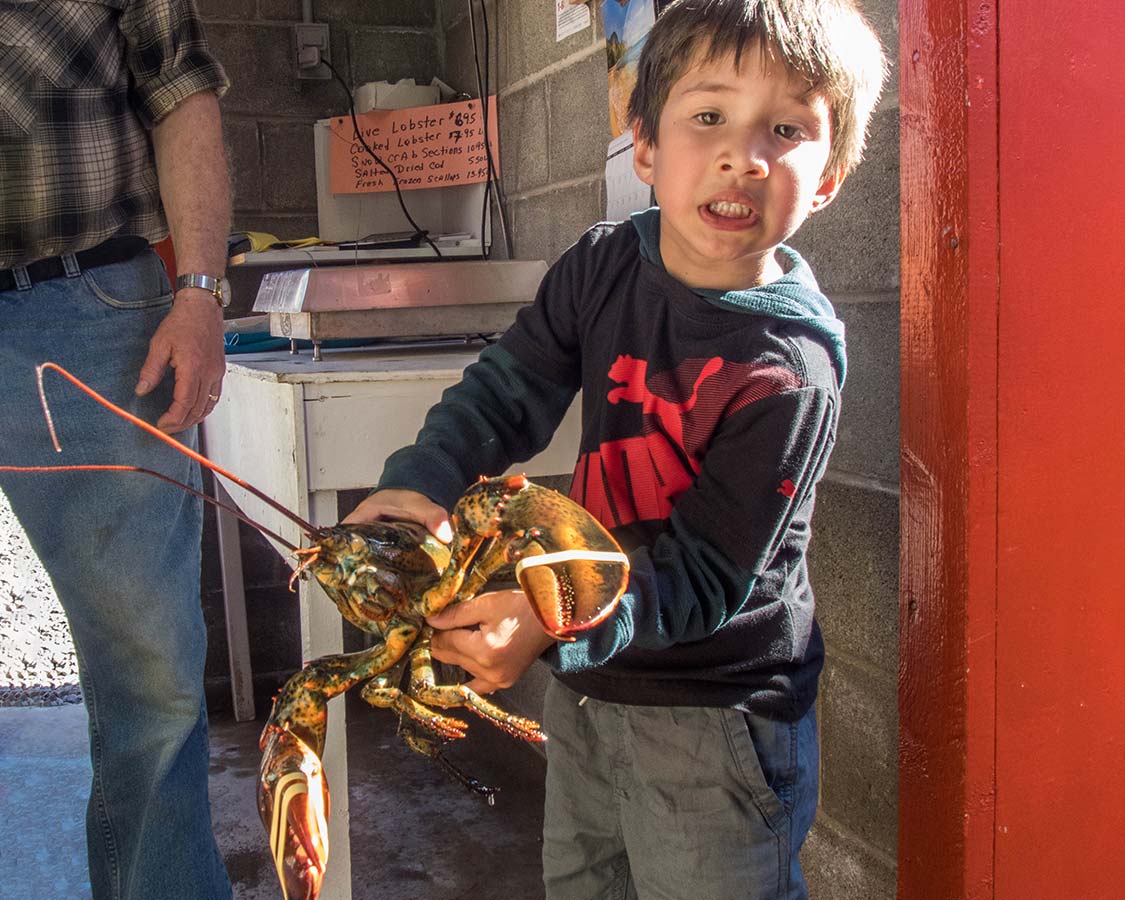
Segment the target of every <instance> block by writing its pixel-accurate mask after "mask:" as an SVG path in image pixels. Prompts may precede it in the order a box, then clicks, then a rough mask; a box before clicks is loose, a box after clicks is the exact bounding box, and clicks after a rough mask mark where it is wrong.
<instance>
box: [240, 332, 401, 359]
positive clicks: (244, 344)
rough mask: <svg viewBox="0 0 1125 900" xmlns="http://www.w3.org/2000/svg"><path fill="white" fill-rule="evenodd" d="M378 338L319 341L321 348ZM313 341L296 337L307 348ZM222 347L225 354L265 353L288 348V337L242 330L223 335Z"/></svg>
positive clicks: (354, 344)
mask: <svg viewBox="0 0 1125 900" xmlns="http://www.w3.org/2000/svg"><path fill="white" fill-rule="evenodd" d="M379 340H380V339H379V338H332V339H331V340H327V341H321V342H320V346H321V347H322V348H332V347H367V346H369V345H371V344H377V343H379ZM312 345H313V342H312V341H308V340H305V339H304V338H298V339H297V347H298V348H299V349H301V350H308V349H310V348H311V347H312ZM223 349H224V350H225V352H226V353H227V354H234V353H266V352H268V351H270V350H288V349H289V338H286V337H275V336H274V335H272V334H270V333H269V332H268V331H249V332H247V331H243V332H234V333H231V334H224V335H223Z"/></svg>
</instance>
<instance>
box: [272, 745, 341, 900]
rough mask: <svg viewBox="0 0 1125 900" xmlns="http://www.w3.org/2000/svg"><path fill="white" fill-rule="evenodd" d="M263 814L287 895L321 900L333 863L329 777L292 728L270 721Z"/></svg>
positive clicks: (292, 898) (294, 898)
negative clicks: (326, 872)
mask: <svg viewBox="0 0 1125 900" xmlns="http://www.w3.org/2000/svg"><path fill="white" fill-rule="evenodd" d="M262 749H263V750H264V751H265V753H264V755H263V757H262V764H261V767H260V769H259V770H258V814H259V815H260V816H261V818H262V824H263V825H265V826H266V830H267V831H268V832H269V836H270V837H269V841H270V851H271V852H272V854H273V860H274V865H275V866H276V867H277V877H278V880H279V881H280V882H281V887H282V891H283V892H284V895H285V900H316V897H317V896H318V895H319V894H320V886H321V882H322V881H323V880H324V870H325V866H326V865H327V863H328V806H329V800H328V782H327V780H326V779H325V777H324V768H323V766H322V765H321V762H320V759H319V758H318V757H317V755H316V754H315V753H314V752H313V750H312V748H310V747H309V745H308V744H306V743H305V742H304V741H302V740H301V739H300V738H299V737H297V735H295V734H294V733H293V732H292V731H290V730H288V729H287V728H282V727H279V726H277V725H268V726H267V727H266V730H265V732H264V733H263V734H262Z"/></svg>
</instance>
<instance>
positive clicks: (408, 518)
mask: <svg viewBox="0 0 1125 900" xmlns="http://www.w3.org/2000/svg"><path fill="white" fill-rule="evenodd" d="M388 520H389V521H398V522H403V521H405V522H417V523H418V524H419V525H422V526H424V527H425V528H426V529H427V530H429V532H430V533H431V534H432V535H433V536H434V537H436V538H437V539H438V540H439V541H441V542H443V543H445V544H448V543H449V542H450V541H451V540H453V529H452V528H451V527H450V525H449V516H448V515H446V512H445V510H444V509H442V508H441V507H440V506H438V505H437V504H436V503H434V502H433V501H432V500H431V499H430V498H429V497H427V496H426V495H425V494H420V493H418V492H417V491H406V490H400V489H390V490H385V491H376V492H375V493H374V494H372V495H371V496H370V497H368V498H367V499H366V500H364V501H363V502H362V503H361V504H359V506H357V507H356V508H355V509H353V510H352V511H351V512H350V513H348V514H347V515H346V516H344V519H343V522H342V524H345V525H346V524H349V523H352V524H354V523H359V522H381V521H388Z"/></svg>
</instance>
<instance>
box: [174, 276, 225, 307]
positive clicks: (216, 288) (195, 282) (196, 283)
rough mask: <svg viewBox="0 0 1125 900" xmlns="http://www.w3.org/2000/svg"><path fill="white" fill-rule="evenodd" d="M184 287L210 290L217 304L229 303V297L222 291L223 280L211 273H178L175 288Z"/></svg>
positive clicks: (180, 288)
mask: <svg viewBox="0 0 1125 900" xmlns="http://www.w3.org/2000/svg"><path fill="white" fill-rule="evenodd" d="M184 288H202V289H203V290H205V291H208V292H210V294H211V296H212V297H214V298H215V300H216V301H217V302H218V304H219V306H223V307H225V306H227V304H229V303H230V298H229V297H227V296H226V294H225V293H224V291H223V280H222V279H221V278H215V277H214V276H213V275H202V274H200V273H199V272H188V273H187V274H186V275H179V276H177V277H176V290H177V291H180V290H183V289H184Z"/></svg>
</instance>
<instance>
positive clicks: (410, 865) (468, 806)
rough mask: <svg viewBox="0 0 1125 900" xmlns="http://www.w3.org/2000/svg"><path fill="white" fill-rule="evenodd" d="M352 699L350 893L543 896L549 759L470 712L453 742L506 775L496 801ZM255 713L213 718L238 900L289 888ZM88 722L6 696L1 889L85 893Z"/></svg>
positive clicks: (413, 897)
mask: <svg viewBox="0 0 1125 900" xmlns="http://www.w3.org/2000/svg"><path fill="white" fill-rule="evenodd" d="M347 702H348V703H349V706H348V713H347V716H348V762H349V767H350V778H349V781H350V784H349V788H348V790H349V803H350V806H351V842H352V891H353V897H354V898H355V900H368V898H372V900H375V898H377V900H458V898H469V897H471V898H474V900H537V898H541V897H542V896H543V887H542V883H541V881H540V875H541V862H540V848H541V840H540V834H541V832H542V810H543V774H544V770H545V764H544V762H543V759H542V758H541V757H540V756H539V755H538V754H537V753H536V752H535V751H534V750H532V749H530V748H528V747H527V746H525V745H522V744H520V743H518V742H516V741H514V740H512V739H511V738H509V737H507V736H506V735H504V734H503V733H501V732H500V731H498V730H497V729H495V728H491V727H489V726H488V724H487V723H485V722H483V721H482V720H479V719H476V718H475V717H471V718H472V721H470V722H469V736H468V737H467V738H466V739H465V740H463V741H461V742H460V743H459V745H458V746H455V747H452V748H451V749H449V751H448V756H449V758H450V759H451V760H452V761H454V762H455V763H456V764H457V765H458V766H459V767H460V768H462V769H464V770H465V771H467V772H468V773H469V774H471V775H473V776H475V777H477V778H479V779H480V780H481V781H484V782H485V783H487V784H490V785H493V786H495V787H497V788H499V793H498V794H497V796H496V805H495V806H493V807H489V806H488V805H487V804H486V803H485V802H484V801H483V800H482V799H480V798H479V797H477V796H474V795H472V794H470V793H469V792H468V791H467V790H466V789H465V788H464V787H462V786H461V785H459V784H457V783H456V782H454V781H453V780H451V779H450V778H449V777H448V776H447V775H446V774H445V773H444V772H443V771H442V770H441V769H440V768H439V767H438V766H437V765H435V764H434V763H432V762H430V761H429V760H427V759H425V758H423V757H421V756H419V755H417V754H415V753H413V752H411V751H410V750H409V749H408V748H407V747H406V746H405V745H404V744H403V743H402V741H401V740H399V739H398V737H397V736H396V734H395V729H396V726H397V719H396V717H395V716H394V715H393V714H391V713H389V712H387V711H385V710H372V709H370V708H369V707H367V706H366V705H365V704H363V703H362V702H361V701H358V700H352V698H348V701H347ZM261 727H262V723H261V722H260V721H258V722H242V723H237V722H234V721H233V720H232V719H219V718H215V719H213V720H212V721H211V723H210V729H211V779H210V783H211V806H212V815H213V818H214V824H215V833H216V836H217V838H218V841H219V846H220V849H221V850H222V852H223V856H224V858H225V859H226V863H227V869H228V871H229V872H230V875H231V879H232V881H233V882H234V885H235V897H236V898H238V900H266V898H269V900H276V898H279V897H280V896H281V892H280V890H279V888H278V885H277V881H276V875H275V874H274V870H273V863H272V861H271V859H270V856H269V854H268V852H267V851H266V849H265V846H266V845H265V834H264V830H263V829H262V826H261V824H260V823H259V821H258V813H257V809H256V806H255V793H254V787H255V782H256V779H257V768H258V758H259V751H258V735H259V733H260V731H261ZM85 729H86V719H85V713H84V712H83V709H82V707H81V706H64V707H54V708H49V709H0V848H2V849H0V857H3V860H4V863H3V870H4V873H5V875H4V877H3V878H2V879H0V898H7V897H11V898H16V897H19V898H29V897H35V898H42V900H47V898H60V900H62V898H65V900H83V898H88V897H89V888H88V886H87V884H86V871H85V838H84V831H83V819H84V814H85V813H84V806H85V796H86V793H87V790H88V783H89V764H88V762H87V761H86V730H85ZM328 778H329V781H330V782H331V779H332V773H331V772H329V773H328ZM335 789H336V790H339V788H338V787H336V788H335ZM329 865H330V866H331V863H329Z"/></svg>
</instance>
